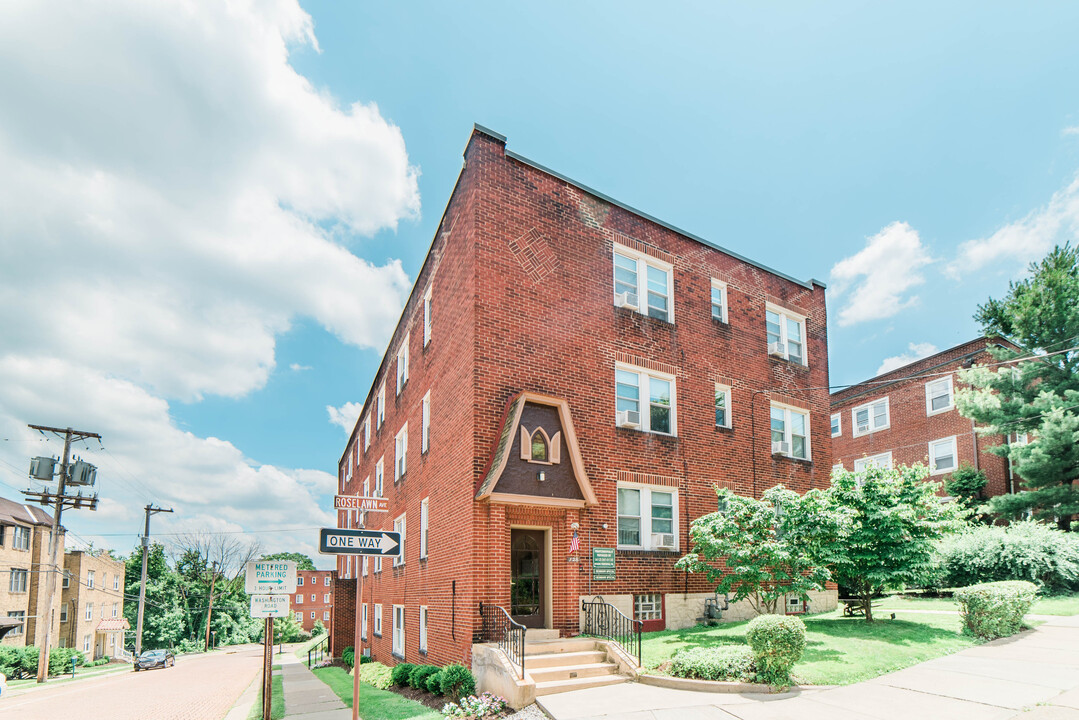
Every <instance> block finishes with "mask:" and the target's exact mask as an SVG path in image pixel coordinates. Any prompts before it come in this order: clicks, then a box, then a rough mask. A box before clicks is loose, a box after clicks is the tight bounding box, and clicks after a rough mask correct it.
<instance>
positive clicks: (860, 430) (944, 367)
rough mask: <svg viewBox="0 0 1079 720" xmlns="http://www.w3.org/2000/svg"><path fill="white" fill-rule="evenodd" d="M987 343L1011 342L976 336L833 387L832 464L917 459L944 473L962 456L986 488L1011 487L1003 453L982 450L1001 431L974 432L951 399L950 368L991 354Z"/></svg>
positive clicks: (994, 491) (996, 491)
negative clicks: (864, 378) (836, 388)
mask: <svg viewBox="0 0 1079 720" xmlns="http://www.w3.org/2000/svg"><path fill="white" fill-rule="evenodd" d="M993 346H997V347H1009V348H1012V349H1018V348H1016V347H1015V346H1014V345H1012V344H1011V343H1008V342H1007V341H1006V340H1001V339H986V338H979V339H977V340H971V341H970V342H967V343H963V344H962V345H957V346H955V347H953V348H950V349H948V350H944V351H942V352H939V353H937V354H936V355H930V356H929V357H927V358H924V359H922V360H919V361H917V362H914V363H910V364H909V365H904V366H903V367H901V368H897V369H895V370H892V371H891V372H888V373H885V374H883V375H880V376H878V377H875V378H873V379H872V380H867V381H865V382H862V383H859V384H857V385H853V386H851V387H849V388H847V389H845V390H841V391H839V392H836V393H833V394H832V417H831V422H832V429H831V435H832V461H833V462H834V463H835V464H836V467H840V466H842V467H844V468H846V469H847V470H861V469H862V468H863V467H864V466H866V465H868V464H872V463H879V464H882V465H886V466H887V467H892V466H893V465H913V464H914V463H916V462H920V463H923V464H925V465H928V466H929V468H930V472H931V478H932V479H933V480H937V481H944V480H945V479H946V478H947V476H948V475H949V474H950V473H951V472H952V471H954V470H956V469H957V468H959V467H960V466H962V465H966V464H969V465H972V466H974V467H975V468H978V469H980V470H982V471H984V472H985V475H986V480H987V482H986V486H985V493H986V495H987V496H990V497H991V496H994V495H1002V494H1004V493H1009V492H1015V490H1016V483H1017V482H1019V480H1018V477H1017V476H1014V475H1013V473H1012V472H1011V467H1010V465H1009V463H1008V460H1007V459H1005V458H1002V457H999V456H997V455H993V454H992V453H990V452H989V450H988V449H989V448H990V447H992V446H994V445H999V444H1000V443H1001V442H1003V441H1004V438H1002V437H1001V436H999V435H997V436H985V435H977V434H975V432H974V427H975V426H974V421H973V420H969V419H967V418H964V417H962V416H960V415H959V411H958V410H957V409H956V407H955V391H956V390H957V389H958V388H959V387H960V383H959V379H958V377H957V376H956V374H955V373H956V371H957V370H959V369H962V368H969V367H971V366H972V365H974V364H988V363H993V362H996V361H995V359H994V358H993V356H992V355H990V354H989V352H988V350H987V349H986V348H989V347H993ZM1014 441H1016V439H1015V438H1013V442H1014Z"/></svg>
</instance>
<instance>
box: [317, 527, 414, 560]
mask: <svg viewBox="0 0 1079 720" xmlns="http://www.w3.org/2000/svg"><path fill="white" fill-rule="evenodd" d="M318 551H319V552H320V553H322V554H323V555H379V556H382V557H389V556H394V555H400V554H401V533H397V532H387V531H386V530H345V529H342V528H322V529H321V530H319V534H318Z"/></svg>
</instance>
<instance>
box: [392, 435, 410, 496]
mask: <svg viewBox="0 0 1079 720" xmlns="http://www.w3.org/2000/svg"><path fill="white" fill-rule="evenodd" d="M406 472H408V423H407V422H406V423H405V424H404V425H402V426H401V429H400V430H399V431H398V432H397V437H395V438H394V440H393V481H394V482H397V481H398V480H400V479H401V478H403V477H404V476H405V473H406Z"/></svg>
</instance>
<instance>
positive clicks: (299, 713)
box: [277, 653, 352, 720]
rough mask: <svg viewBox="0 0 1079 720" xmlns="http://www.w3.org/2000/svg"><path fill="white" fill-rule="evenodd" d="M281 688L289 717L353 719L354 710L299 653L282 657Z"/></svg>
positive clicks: (330, 719)
mask: <svg viewBox="0 0 1079 720" xmlns="http://www.w3.org/2000/svg"><path fill="white" fill-rule="evenodd" d="M278 662H280V663H281V669H280V670H278V671H277V672H279V673H280V674H281V687H282V689H283V691H284V695H285V717H286V718H288V719H289V720H352V710H351V709H350V708H348V707H345V704H344V703H343V702H341V698H339V697H337V694H336V693H335V692H334V691H333V690H331V689H330V686H329V685H327V684H326V683H324V682H322V681H321V680H319V679H318V678H317V677H315V674H314V673H313V672H311V671H310V670H308V669H307V665H305V664H304V663H303V661H301V660H300V659H299V658H297V657H296V656H295V655H293V654H291V653H289V654H288V656H282V657H281V658H280V660H278Z"/></svg>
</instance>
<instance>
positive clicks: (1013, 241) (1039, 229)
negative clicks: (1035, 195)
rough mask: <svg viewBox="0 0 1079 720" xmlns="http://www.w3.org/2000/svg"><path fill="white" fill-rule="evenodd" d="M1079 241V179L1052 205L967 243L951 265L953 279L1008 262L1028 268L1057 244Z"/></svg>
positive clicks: (960, 247) (1052, 201) (1057, 195)
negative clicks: (1030, 263)
mask: <svg viewBox="0 0 1079 720" xmlns="http://www.w3.org/2000/svg"><path fill="white" fill-rule="evenodd" d="M1077 238H1079V176H1076V178H1075V179H1074V180H1072V181H1071V183H1069V184H1068V185H1067V186H1066V187H1064V188H1062V189H1061V190H1058V191H1057V192H1055V193H1053V197H1052V198H1050V199H1049V203H1048V204H1047V205H1045V206H1044V207H1041V208H1038V209H1037V210H1034V211H1032V212H1031V213H1029V214H1028V215H1027V216H1026V217H1024V218H1023V219H1022V220H1019V221H1017V222H1014V223H1009V224H1007V225H1005V226H1004V227H1002V228H1000V229H999V230H997V231H996V232H995V233H993V234H992V235H990V236H989V237H987V238H983V239H980V240H968V241H967V242H965V243H963V244H962V245H960V246H959V252H958V254H957V257H956V259H955V260H954V261H953V262H951V263H949V265H948V268H947V272H948V274H949V275H950V276H951V277H956V278H957V277H960V276H961V275H963V274H966V273H970V272H972V271H975V270H980V269H982V268H984V267H985V266H987V265H990V264H993V263H997V262H1004V261H1007V262H1008V263H1009V264H1011V265H1025V264H1027V263H1029V262H1031V261H1032V260H1037V259H1039V258H1041V257H1042V256H1044V255H1045V254H1046V253H1048V252H1049V250H1051V249H1052V247H1053V246H1054V245H1056V244H1058V243H1059V244H1063V243H1065V242H1067V241H1069V240H1072V241H1074V240H1076V239H1077Z"/></svg>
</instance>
